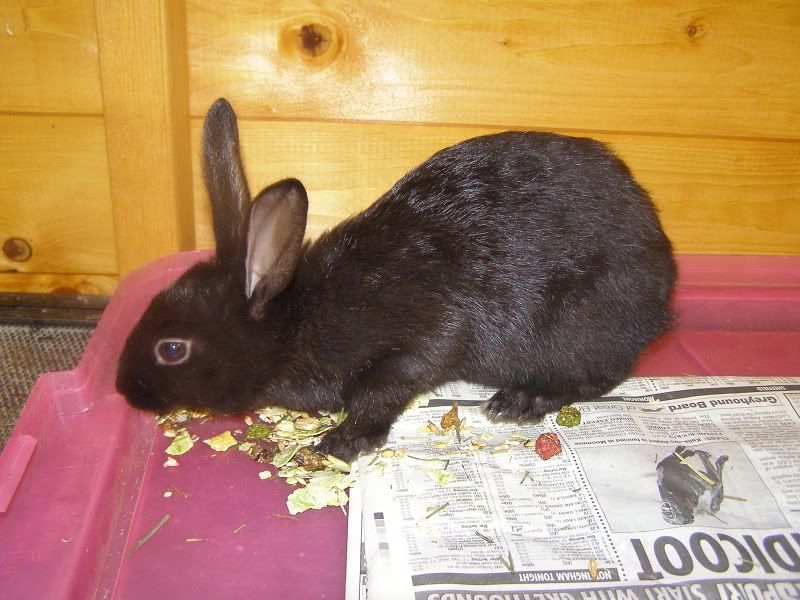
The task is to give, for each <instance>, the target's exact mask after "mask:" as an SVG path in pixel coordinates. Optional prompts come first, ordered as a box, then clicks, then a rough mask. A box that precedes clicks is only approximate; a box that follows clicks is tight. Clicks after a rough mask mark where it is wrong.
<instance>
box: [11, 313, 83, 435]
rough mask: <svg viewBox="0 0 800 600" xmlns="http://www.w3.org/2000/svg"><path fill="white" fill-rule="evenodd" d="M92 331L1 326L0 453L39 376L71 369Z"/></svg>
mask: <svg viewBox="0 0 800 600" xmlns="http://www.w3.org/2000/svg"><path fill="white" fill-rule="evenodd" d="M92 331H94V327H89V326H79V327H74V326H73V327H65V326H60V325H57V326H54V325H43V324H30V325H27V324H26V325H0V449H2V448H3V446H4V445H5V443H6V440H7V439H8V436H9V435H10V434H11V431H12V430H13V429H14V424H15V423H16V421H17V418H18V417H19V414H20V413H21V412H22V408H23V406H25V401H26V400H27V399H28V395H29V394H30V391H31V388H32V387H33V384H34V383H36V379H37V378H38V377H39V375H41V374H42V373H47V372H49V371H66V370H69V369H72V368H74V367H75V366H76V365H77V364H78V361H79V360H80V357H81V354H83V350H84V348H85V347H86V344H87V342H88V341H89V338H90V337H91V335H92Z"/></svg>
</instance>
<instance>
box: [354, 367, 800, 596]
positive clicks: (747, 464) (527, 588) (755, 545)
mask: <svg viewBox="0 0 800 600" xmlns="http://www.w3.org/2000/svg"><path fill="white" fill-rule="evenodd" d="M492 393H493V390H489V389H486V388H481V387H476V386H471V385H467V384H450V385H447V386H444V387H442V388H440V389H438V390H436V391H435V392H434V393H431V394H429V395H428V397H427V398H425V399H423V402H422V404H427V405H423V406H416V407H414V408H412V409H409V410H408V411H406V413H404V415H403V416H402V417H401V418H400V419H399V420H398V421H397V423H396V424H395V426H394V427H393V429H392V432H391V434H390V437H389V440H388V443H387V446H386V448H385V449H383V451H382V452H379V453H377V454H373V455H371V456H365V457H361V458H360V459H359V461H358V469H359V487H358V488H357V489H354V490H353V493H352V495H351V507H350V522H349V539H348V553H349V554H348V584H347V599H348V600H356V599H363V598H367V597H368V598H369V599H370V600H394V599H403V600H411V599H415V600H639V599H641V600H709V599H712V598H719V599H722V600H797V599H798V598H800V533H798V531H800V417H799V416H798V415H800V377H796V378H791V377H772V378H755V377H746V378H745V377H682V378H675V377H673V378H655V377H645V378H635V379H630V380H628V381H626V382H625V383H623V384H622V385H621V386H619V387H618V388H616V389H615V390H614V391H613V392H611V393H610V394H609V395H608V396H606V397H605V398H604V399H603V401H599V402H586V403H578V404H576V405H575V407H576V408H578V409H579V410H580V412H581V416H582V421H581V423H580V424H579V425H578V426H577V427H572V428H567V427H562V426H559V425H557V424H556V422H555V415H552V414H551V415H547V416H546V417H545V418H544V420H543V421H542V422H541V423H538V424H525V425H509V424H494V423H489V422H488V421H487V420H486V419H485V418H484V416H483V415H482V413H481V412H480V408H479V407H480V404H481V401H482V400H484V399H486V398H487V397H489V396H491V394H492ZM453 401H456V402H457V405H458V411H459V416H460V417H461V418H462V419H463V421H462V426H461V427H460V429H459V430H458V432H456V431H449V432H441V435H437V434H436V433H435V430H436V427H435V426H436V425H438V424H439V423H440V420H441V417H442V415H443V414H444V413H445V412H447V411H448V410H450V409H451V406H452V403H453ZM429 422H430V423H432V424H434V427H433V428H431V426H430V425H428V423H429ZM432 431H433V432H432ZM544 432H555V433H557V434H558V436H559V438H560V441H561V445H562V452H561V454H559V455H557V456H555V457H553V458H550V459H549V460H542V459H541V458H539V456H538V455H537V454H536V453H535V452H534V451H533V449H532V448H531V447H529V446H530V443H529V444H528V445H526V444H525V442H526V441H528V440H534V439H536V438H537V436H539V435H540V434H541V433H544ZM483 443H485V444H486V445H485V447H483V448H479V446H480V445H481V444H483Z"/></svg>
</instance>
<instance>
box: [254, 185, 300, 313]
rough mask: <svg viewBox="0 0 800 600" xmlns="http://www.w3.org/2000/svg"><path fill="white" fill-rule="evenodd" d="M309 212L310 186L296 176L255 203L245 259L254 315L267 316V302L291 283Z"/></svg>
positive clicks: (263, 193) (273, 187)
mask: <svg viewBox="0 0 800 600" xmlns="http://www.w3.org/2000/svg"><path fill="white" fill-rule="evenodd" d="M307 215H308V196H307V195H306V189H305V188H304V187H303V184H302V183H300V182H299V181H297V180H296V179H284V180H283V181H279V182H278V183H275V184H273V185H271V186H269V187H268V188H266V189H265V190H264V191H262V192H261V193H260V194H259V195H258V197H257V198H256V199H255V201H254V202H253V206H252V208H251V209H250V223H249V225H248V229H247V257H246V261H245V293H246V294H247V297H248V298H250V314H251V316H253V317H256V318H258V317H261V316H263V314H264V305H265V304H266V303H267V302H268V301H269V300H271V299H272V298H274V297H275V296H277V295H278V294H279V293H280V292H281V291H283V289H284V288H285V287H286V286H287V285H288V284H289V281H290V280H291V278H292V275H293V274H294V270H295V267H296V266H297V261H298V259H299V258H300V251H301V248H302V245H303V235H304V234H305V231H306V217H307Z"/></svg>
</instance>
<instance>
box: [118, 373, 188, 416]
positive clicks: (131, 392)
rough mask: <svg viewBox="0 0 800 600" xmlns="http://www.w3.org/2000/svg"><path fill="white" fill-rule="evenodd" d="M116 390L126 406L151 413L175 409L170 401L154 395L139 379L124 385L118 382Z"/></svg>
mask: <svg viewBox="0 0 800 600" xmlns="http://www.w3.org/2000/svg"><path fill="white" fill-rule="evenodd" d="M128 384H130V385H128ZM118 388H119V391H120V392H121V393H122V395H123V396H125V399H126V400H127V401H128V404H130V405H131V406H133V407H134V408H138V409H141V410H147V411H151V412H165V411H167V410H174V409H175V408H177V407H176V406H175V405H174V403H173V402H172V401H171V399H169V398H165V397H163V396H161V395H159V394H156V393H155V392H154V391H153V389H152V388H151V387H150V386H149V385H148V384H147V382H145V381H143V380H141V379H135V380H133V381H131V382H126V383H123V382H120V385H119V386H118Z"/></svg>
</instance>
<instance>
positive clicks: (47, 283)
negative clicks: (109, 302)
mask: <svg viewBox="0 0 800 600" xmlns="http://www.w3.org/2000/svg"><path fill="white" fill-rule="evenodd" d="M118 284H119V278H118V277H116V276H113V275H90V274H83V273H78V274H69V275H65V274H61V273H56V274H54V273H0V290H3V291H4V292H25V293H30V294H86V295H100V296H111V295H112V294H113V293H114V290H116V288H117V285H118Z"/></svg>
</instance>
